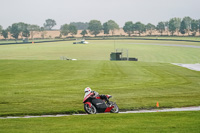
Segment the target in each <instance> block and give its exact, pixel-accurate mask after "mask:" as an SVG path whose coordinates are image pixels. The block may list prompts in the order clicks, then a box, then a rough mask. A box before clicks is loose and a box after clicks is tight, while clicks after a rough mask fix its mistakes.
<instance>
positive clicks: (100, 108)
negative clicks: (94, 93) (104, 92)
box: [92, 99, 107, 113]
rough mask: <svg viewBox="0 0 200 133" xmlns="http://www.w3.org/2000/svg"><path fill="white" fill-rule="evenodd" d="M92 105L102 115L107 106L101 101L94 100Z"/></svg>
mask: <svg viewBox="0 0 200 133" xmlns="http://www.w3.org/2000/svg"><path fill="white" fill-rule="evenodd" d="M92 104H93V105H94V106H95V107H96V109H97V112H98V113H102V112H104V111H105V110H106V108H107V106H106V104H105V102H104V101H103V100H101V99H92Z"/></svg>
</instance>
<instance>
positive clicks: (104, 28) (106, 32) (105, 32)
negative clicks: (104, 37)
mask: <svg viewBox="0 0 200 133" xmlns="http://www.w3.org/2000/svg"><path fill="white" fill-rule="evenodd" d="M103 32H104V34H109V28H108V22H105V23H104V24H103Z"/></svg>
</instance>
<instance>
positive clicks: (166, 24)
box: [164, 21, 169, 35]
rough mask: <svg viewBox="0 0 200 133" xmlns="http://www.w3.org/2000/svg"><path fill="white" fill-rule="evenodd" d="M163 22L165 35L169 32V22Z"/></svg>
mask: <svg viewBox="0 0 200 133" xmlns="http://www.w3.org/2000/svg"><path fill="white" fill-rule="evenodd" d="M164 24H165V30H166V31H167V35H168V32H169V22H168V21H166V22H164Z"/></svg>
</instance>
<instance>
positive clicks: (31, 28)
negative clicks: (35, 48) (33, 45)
mask: <svg viewBox="0 0 200 133" xmlns="http://www.w3.org/2000/svg"><path fill="white" fill-rule="evenodd" d="M28 30H29V31H30V35H31V39H33V36H34V34H35V32H36V31H40V26H38V25H34V24H33V25H28Z"/></svg>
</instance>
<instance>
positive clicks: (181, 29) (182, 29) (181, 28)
mask: <svg viewBox="0 0 200 133" xmlns="http://www.w3.org/2000/svg"><path fill="white" fill-rule="evenodd" d="M179 32H180V33H181V34H183V35H184V34H185V33H186V24H185V21H183V20H182V21H181V26H180V29H179Z"/></svg>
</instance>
